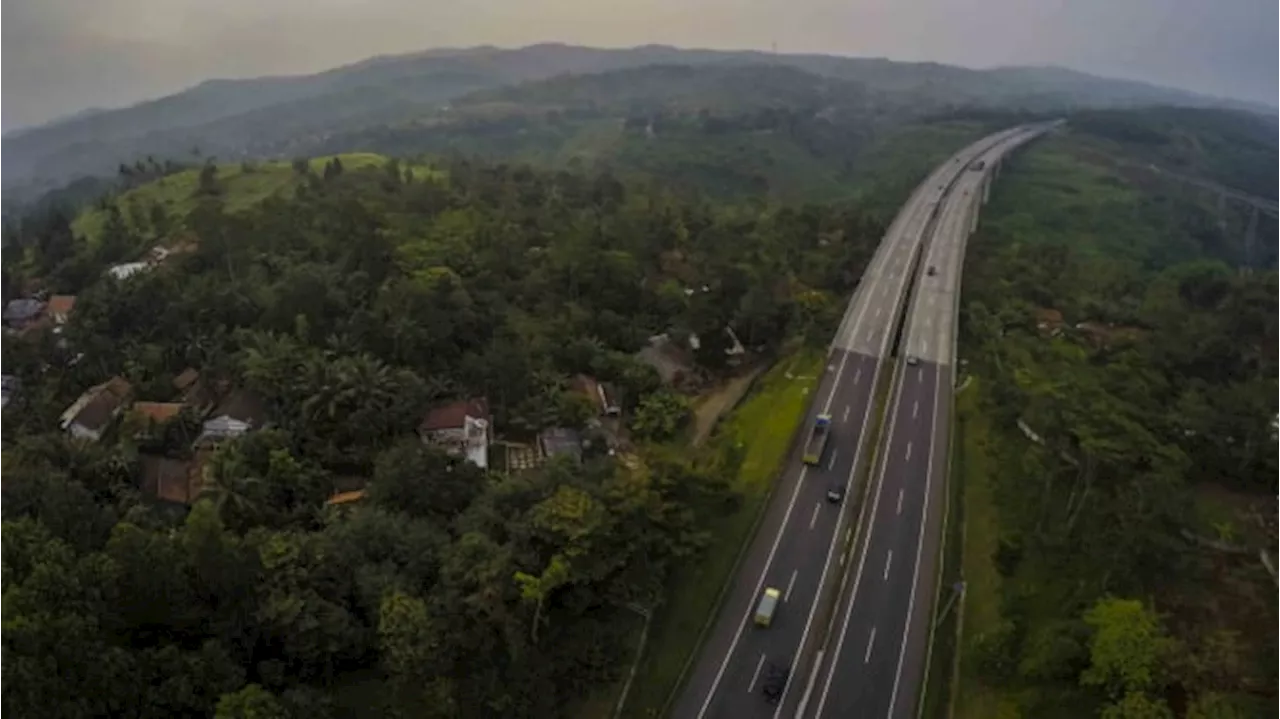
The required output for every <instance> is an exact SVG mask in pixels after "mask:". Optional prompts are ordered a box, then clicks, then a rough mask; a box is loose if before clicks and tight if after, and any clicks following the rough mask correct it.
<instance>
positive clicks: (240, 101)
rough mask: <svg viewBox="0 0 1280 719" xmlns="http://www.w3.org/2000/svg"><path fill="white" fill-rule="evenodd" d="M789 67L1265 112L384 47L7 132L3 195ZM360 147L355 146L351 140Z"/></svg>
mask: <svg viewBox="0 0 1280 719" xmlns="http://www.w3.org/2000/svg"><path fill="white" fill-rule="evenodd" d="M662 64H669V65H687V66H691V67H703V66H713V65H722V64H732V65H748V64H764V65H782V66H788V67H792V68H796V69H799V70H802V71H805V72H808V73H811V74H814V75H818V76H820V77H827V78H834V79H839V80H846V81H854V82H856V83H859V84H861V85H863V86H865V87H866V88H867V89H868V90H870V91H871V92H873V93H875V94H877V96H880V97H887V96H890V95H894V96H897V97H899V99H901V100H903V101H902V102H900V103H895V104H899V105H902V106H909V105H911V104H912V102H910V101H909V99H910V98H911V97H912V96H919V97H921V98H923V99H925V100H928V101H929V102H930V103H932V104H933V105H934V106H935V107H936V106H966V105H973V106H979V107H1001V106H1008V105H1012V106H1014V107H1025V106H1027V105H1028V104H1032V105H1035V106H1037V107H1063V108H1071V107H1080V106H1083V107H1095V106H1097V107H1110V106H1134V105H1155V104H1169V105H1190V106H1207V107H1228V108H1231V109H1236V110H1248V111H1251V112H1258V111H1259V110H1258V108H1256V107H1253V106H1251V105H1249V104H1248V103H1240V102H1237V101H1228V100H1222V99H1218V98H1211V97H1207V96H1203V95H1198V94H1196V93H1191V92H1188V91H1183V90H1177V89H1172V88H1164V87H1160V86H1156V85H1150V84H1146V83H1138V82H1134V81H1129V80H1112V79H1107V78H1099V77H1097V76H1093V75H1089V74H1087V73H1079V72H1077V71H1073V70H1067V69H1065V68H1053V67H1051V68H1048V69H1046V68H1026V67H1018V66H1015V67H1011V68H994V69H990V70H974V69H969V68H961V67H957V66H951V65H944V64H940V63H906V62H897V61H893V60H888V59H885V58H858V57H846V56H837V55H822V54H813V53H810V54H772V53H767V52H761V51H754V50H746V51H726V50H706V49H696V48H694V49H683V48H677V47H673V46H669V45H656V44H650V45H642V46H637V47H632V48H624V49H606V48H593V47H585V46H577V45H567V44H562V43H540V44H535V45H529V46H525V47H519V48H498V47H493V46H477V47H471V48H433V49H427V50H423V51H419V52H414V53H406V54H398V55H382V56H375V57H371V58H366V59H364V60H360V61H357V62H354V63H349V64H346V65H342V66H339V67H335V68H331V69H329V70H325V71H322V72H318V73H313V74H308V75H274V76H263V77H258V78H248V79H216V78H215V79H210V80H206V81H203V82H201V83H199V84H197V85H195V86H193V87H191V88H188V89H187V90H184V91H182V92H178V93H174V94H172V95H168V96H165V97H161V98H156V99H153V100H148V101H144V102H141V103H136V104H134V105H131V106H128V107H124V108H119V109H115V110H101V111H96V112H88V113H78V114H77V115H72V116H68V117H66V118H63V119H61V120H58V121H54V122H52V123H48V124H45V125H42V126H37V127H32V128H24V129H22V130H18V131H15V132H14V133H12V134H9V135H6V136H5V137H4V138H3V140H2V142H3V162H4V187H5V190H6V193H8V192H10V191H14V192H17V193H18V194H19V195H24V194H36V193H38V192H40V191H43V190H47V189H51V188H53V187H57V186H60V185H62V184H65V183H66V182H68V181H71V180H73V179H75V178H77V177H83V176H93V175H99V176H100V175H104V174H110V173H111V172H113V171H114V170H115V168H116V166H117V165H118V164H119V163H122V162H125V163H128V162H133V161H134V160H135V159H137V158H139V157H142V156H145V155H148V154H150V155H155V156H159V157H175V156H183V155H187V154H191V151H192V150H193V149H196V148H198V149H200V150H202V151H203V154H205V155H211V154H212V155H216V156H218V157H219V158H220V159H224V160H225V159H240V158H250V157H278V156H281V153H288V152H297V151H300V150H304V149H305V147H306V143H307V142H309V141H310V140H309V139H308V138H312V139H314V138H317V137H321V136H327V135H333V134H340V133H343V132H350V131H352V130H356V129H361V128H366V127H376V126H379V125H381V124H388V123H396V122H402V121H405V120H407V119H412V118H416V117H424V116H427V115H429V114H431V113H432V112H434V111H436V110H438V109H439V108H441V107H442V106H444V105H446V104H447V103H449V102H451V101H453V100H455V99H456V98H460V97H465V96H467V95H470V94H473V93H477V92H483V91H491V90H495V89H497V88H502V87H508V86H518V85H519V84H521V83H529V82H536V81H545V80H548V79H552V78H556V77H560V76H564V75H572V76H579V75H591V74H600V73H608V72H612V71H617V70H624V69H628V68H636V67H644V66H649V65H662ZM353 149H357V148H353Z"/></svg>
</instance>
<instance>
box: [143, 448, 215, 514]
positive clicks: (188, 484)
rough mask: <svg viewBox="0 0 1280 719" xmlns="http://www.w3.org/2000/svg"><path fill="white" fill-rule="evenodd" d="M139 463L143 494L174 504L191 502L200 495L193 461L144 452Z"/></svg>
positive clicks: (198, 479) (198, 478) (199, 483)
mask: <svg viewBox="0 0 1280 719" xmlns="http://www.w3.org/2000/svg"><path fill="white" fill-rule="evenodd" d="M139 464H140V465H141V468H142V481H141V489H142V492H143V494H146V495H147V496H149V497H153V498H155V499H158V500H160V501H163V502H173V503H174V504H191V503H192V502H194V501H195V500H196V497H198V496H199V495H200V490H201V487H202V483H201V482H200V474H199V472H197V471H195V468H194V465H193V463H191V462H184V461H182V460H180V459H171V458H169V457H157V456H154V455H148V454H144V455H142V456H141V457H139Z"/></svg>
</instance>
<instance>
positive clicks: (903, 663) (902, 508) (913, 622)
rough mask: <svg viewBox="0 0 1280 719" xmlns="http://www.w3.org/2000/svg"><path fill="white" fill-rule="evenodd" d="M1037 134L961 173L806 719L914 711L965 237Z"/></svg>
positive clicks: (938, 232) (933, 235) (924, 265)
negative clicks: (1007, 161) (990, 189)
mask: <svg viewBox="0 0 1280 719" xmlns="http://www.w3.org/2000/svg"><path fill="white" fill-rule="evenodd" d="M1036 134H1038V133H1035V132H1023V133H1018V134H1015V135H1012V136H1008V137H1006V138H1005V139H1004V140H1003V141H1002V142H1000V143H999V144H998V145H996V146H995V147H993V148H991V149H989V150H988V151H987V152H985V153H983V156H982V157H983V159H984V160H986V162H987V165H988V170H987V171H983V172H977V171H967V172H965V173H964V174H963V175H961V176H960V178H959V179H958V180H957V181H956V183H955V185H954V187H953V188H952V189H951V191H950V192H949V193H948V195H947V197H946V198H945V199H944V201H943V203H942V207H941V208H940V210H939V212H938V214H937V218H936V222H935V224H934V225H933V226H932V227H931V228H929V229H930V231H929V237H928V238H926V239H927V247H926V254H925V257H924V260H923V261H922V262H921V263H920V267H919V276H918V279H917V280H916V282H915V286H914V290H913V293H912V298H911V306H910V308H909V312H908V317H907V321H906V329H905V331H904V334H903V352H902V353H901V354H902V356H904V357H906V356H913V357H914V358H916V360H917V361H916V362H915V363H914V364H912V363H907V362H904V363H902V364H901V365H900V368H899V371H898V372H897V373H896V376H895V380H894V386H893V388H892V390H891V393H890V400H889V408H888V419H887V424H886V425H885V430H884V438H883V441H882V443H881V444H880V445H879V446H880V451H879V452H878V454H877V461H876V467H875V468H873V474H872V485H871V489H870V495H869V497H870V498H869V504H868V505H867V506H866V508H865V509H866V512H865V514H864V515H863V519H862V522H861V524H860V531H859V533H858V534H859V536H858V541H857V545H856V551H855V552H854V553H853V556H854V557H855V558H856V559H855V560H854V561H855V563H854V564H852V565H851V566H850V570H849V572H848V573H847V574H846V576H845V578H844V580H843V581H842V583H841V588H840V592H839V597H838V600H837V601H838V604H837V606H838V609H837V611H836V612H835V613H834V614H833V615H832V619H831V629H830V631H829V633H828V636H827V641H826V643H825V645H824V646H823V647H822V649H821V657H822V658H821V659H820V660H819V662H818V668H817V673H816V675H815V681H814V685H813V690H812V695H810V696H807V697H805V701H804V709H805V710H806V711H805V715H806V716H813V717H822V718H826V717H842V718H843V717H875V718H882V717H888V718H893V719H897V718H900V717H913V716H915V713H916V700H917V697H918V694H919V687H920V682H921V681H922V679H923V673H924V665H925V659H926V655H927V652H928V643H929V627H930V623H931V621H932V616H933V611H932V608H933V602H934V600H935V590H936V586H935V584H936V577H937V549H938V546H939V540H940V537H941V531H942V518H943V516H944V511H943V509H944V507H943V502H944V500H945V496H944V487H945V481H946V473H947V469H948V467H947V463H948V451H947V450H948V437H949V434H948V432H949V426H950V415H951V407H952V388H953V386H954V378H955V374H954V353H955V343H954V332H955V323H956V311H957V306H956V301H957V297H958V292H959V281H960V274H961V270H962V267H963V253H964V242H965V240H966V239H967V238H968V236H969V233H970V231H971V230H972V228H973V225H974V221H975V218H976V213H977V208H978V205H979V203H980V202H981V200H982V197H983V192H984V190H985V189H986V187H987V185H988V183H989V182H990V179H989V168H990V166H991V165H992V164H994V163H995V162H997V161H998V160H999V159H1000V158H1001V157H1002V156H1003V155H1005V154H1007V153H1008V152H1009V151H1011V150H1012V149H1013V148H1015V147H1017V146H1018V145H1020V144H1022V143H1024V142H1026V141H1028V140H1029V139H1031V138H1032V137H1034V136H1035V135H1036ZM931 266H932V267H933V268H934V274H932V275H930V274H929V273H928V271H927V269H928V268H929V267H931Z"/></svg>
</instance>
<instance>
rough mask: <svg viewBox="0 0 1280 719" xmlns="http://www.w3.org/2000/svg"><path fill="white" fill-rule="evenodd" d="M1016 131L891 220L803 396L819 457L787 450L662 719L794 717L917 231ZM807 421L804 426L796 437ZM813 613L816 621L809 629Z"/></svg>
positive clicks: (934, 177) (992, 139) (849, 532)
mask: <svg viewBox="0 0 1280 719" xmlns="http://www.w3.org/2000/svg"><path fill="white" fill-rule="evenodd" d="M1025 133H1026V129H1025V128H1020V127H1019V128H1012V129H1010V130H1006V131H1003V132H1000V133H997V134H995V135H992V136H989V137H987V138H984V139H982V140H979V141H978V142H976V143H974V144H973V145H970V146H969V147H966V148H965V149H963V150H961V151H960V152H959V153H957V154H956V155H955V156H954V157H952V158H950V159H949V160H948V161H947V162H945V163H943V165H941V166H940V167H938V168H937V169H936V170H934V172H933V173H932V174H930V176H929V177H928V178H927V179H926V180H925V181H924V182H923V183H922V184H921V185H920V186H919V187H917V188H916V190H915V191H914V192H913V193H912V195H911V197H910V199H908V201H907V203H906V205H904V206H903V208H902V210H901V211H900V212H899V214H898V216H897V217H896V218H895V219H894V221H893V223H892V224H891V225H890V227H889V229H888V232H887V233H886V234H885V237H884V238H883V239H882V240H881V243H880V245H879V247H878V248H877V249H876V253H875V256H874V257H872V260H871V262H870V264H869V265H868V267H867V269H866V271H865V273H864V275H863V278H862V282H861V283H860V285H859V287H858V288H857V290H856V291H855V292H854V295H853V297H852V299H851V300H850V302H849V305H848V308H847V309H846V311H845V315H844V318H843V320H842V321H841V324H840V328H839V330H838V331H837V333H836V337H835V339H834V340H833V342H832V344H831V348H830V352H829V357H828V362H827V366H826V370H825V372H824V374H823V377H822V378H821V381H820V382H819V385H818V388H817V394H816V396H815V397H814V398H813V402H812V414H813V415H815V416H816V415H817V414H827V415H830V417H831V427H830V430H829V432H830V437H829V440H828V442H827V446H826V449H825V452H824V453H823V455H822V457H821V460H820V462H819V463H818V464H816V465H813V466H810V465H805V464H804V463H803V462H802V461H801V455H802V449H803V448H802V447H801V446H797V447H796V448H795V449H794V451H793V453H792V456H791V457H790V458H789V460H788V464H787V468H786V470H785V471H784V473H783V476H782V477H781V479H780V481H779V482H778V484H777V485H776V487H775V493H774V496H773V499H772V501H771V502H770V505H769V507H768V508H767V509H766V512H765V516H764V518H763V520H762V522H761V525H760V529H759V531H758V532H757V533H756V535H755V537H754V538H753V539H752V543H751V545H750V547H749V548H748V550H747V553H746V554H745V555H744V558H743V562H742V565H741V567H740V569H739V571H738V574H737V575H736V576H735V577H734V578H733V580H732V584H731V585H730V587H729V588H728V593H727V594H726V598H725V601H724V603H723V605H722V608H721V611H720V614H719V616H718V617H717V618H716V620H715V622H714V624H712V625H711V627H710V633H709V634H708V636H707V638H706V641H705V643H704V644H703V647H702V651H701V653H700V655H699V657H698V660H697V662H696V663H695V664H694V665H693V666H692V668H691V670H690V671H689V673H688V674H687V677H686V678H687V681H686V683H685V684H684V687H683V689H682V691H681V693H680V695H679V696H678V698H677V700H676V703H675V706H674V708H673V711H672V715H673V716H675V717H680V718H685V717H688V718H697V719H703V718H704V717H706V718H710V717H716V718H724V719H752V718H753V717H760V718H762V719H763V718H765V717H781V716H793V715H794V714H795V712H796V710H797V708H798V707H799V704H800V701H801V694H802V691H801V690H802V689H803V687H800V688H797V684H801V682H800V681H799V679H800V678H801V677H808V676H810V675H811V672H812V669H813V667H812V662H809V661H807V657H808V656H809V655H810V654H811V653H812V649H813V647H814V646H815V645H816V644H818V643H819V642H820V641H825V638H826V637H825V631H826V629H827V622H826V619H825V616H826V615H827V614H830V609H831V607H830V606H829V604H830V601H831V599H832V598H833V596H832V595H833V592H832V591H831V588H832V587H833V586H834V584H835V583H836V582H837V581H838V580H839V578H840V575H842V574H844V573H845V572H844V567H845V565H846V564H847V563H848V560H849V557H848V556H847V552H846V551H845V548H846V546H847V545H848V543H849V540H850V539H851V538H852V536H853V529H852V517H853V515H854V511H853V507H852V506H850V507H849V509H848V510H846V509H845V508H844V506H843V503H841V502H831V501H828V497H827V494H828V491H829V490H831V489H833V488H840V489H841V490H843V494H844V496H845V497H852V496H853V495H854V492H853V489H854V478H855V476H856V473H857V471H858V468H859V466H860V462H863V461H864V457H863V453H864V451H865V450H866V448H867V444H868V443H867V442H866V441H864V440H865V437H864V435H865V434H866V432H865V430H866V429H867V428H868V427H869V426H873V422H872V420H873V417H872V411H873V406H874V403H875V387H876V383H877V382H878V381H880V380H881V374H882V373H881V365H882V364H883V360H884V358H885V357H886V355H887V354H888V353H889V351H890V348H891V342H892V340H893V338H894V336H895V334H896V333H895V330H896V328H897V326H898V324H899V322H900V316H901V314H902V309H903V307H904V305H905V299H906V295H907V292H908V289H909V285H910V279H911V274H912V272H913V270H914V269H915V267H916V264H917V262H916V261H917V259H918V257H919V255H920V252H921V249H922V247H923V246H924V241H925V238H926V236H927V231H928V230H929V228H931V227H932V225H933V222H934V216H935V214H936V212H937V211H938V207H939V203H940V202H941V201H942V200H943V198H944V197H946V196H947V192H948V189H949V188H950V187H951V186H952V184H954V183H955V182H957V181H959V180H961V179H963V178H964V176H965V175H966V170H965V168H966V167H968V165H969V163H970V162H972V161H973V160H974V159H976V158H978V157H979V156H981V155H983V154H984V153H986V152H988V151H989V149H990V148H992V147H993V146H996V145H998V144H1000V143H1002V142H1007V141H1009V140H1010V139H1011V138H1016V137H1021V136H1022V135H1024V134H1025ZM969 174H976V173H969ZM813 419H814V418H813V417H810V419H809V422H808V423H806V425H805V427H804V434H805V436H807V435H808V432H809V430H810V428H811V426H812V422H813ZM799 444H802V443H799ZM848 504H849V505H853V504H854V503H853V502H849V503H848ZM766 588H771V589H776V590H777V591H778V593H779V594H780V596H781V600H780V602H779V603H778V606H777V609H776V611H775V612H774V615H773V617H772V621H771V622H770V623H769V626H768V627H767V628H766V627H759V626H757V625H756V623H755V622H754V621H753V619H754V613H755V610H756V605H757V603H758V601H759V599H760V597H761V595H762V594H763V592H764V590H765V589H766ZM824 596H825V597H826V599H825V604H824V599H823V598H824ZM819 618H821V621H819V622H817V623H818V624H821V625H823V626H822V627H815V620H816V619H819ZM779 668H786V669H787V670H788V671H789V674H790V679H789V680H788V681H787V682H786V683H785V684H784V685H783V686H782V689H781V692H780V696H779V695H778V694H777V693H775V697H774V700H773V701H770V700H768V699H767V698H766V696H765V693H764V689H765V685H766V684H767V685H769V687H770V688H771V689H774V688H776V685H777V680H776V678H775V677H776V675H777V673H776V670H777V669H779Z"/></svg>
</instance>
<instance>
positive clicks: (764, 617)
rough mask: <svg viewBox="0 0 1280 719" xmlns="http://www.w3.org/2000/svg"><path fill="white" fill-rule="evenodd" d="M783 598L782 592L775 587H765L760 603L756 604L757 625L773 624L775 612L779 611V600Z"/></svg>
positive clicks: (766, 625)
mask: <svg viewBox="0 0 1280 719" xmlns="http://www.w3.org/2000/svg"><path fill="white" fill-rule="evenodd" d="M781 600H782V592H779V591H778V590H777V589H774V588H773V587H765V590H764V594H762V595H760V603H759V604H757V605H756V625H757V626H761V627H766V628H767V627H768V626H769V625H770V624H773V615H774V612H776V611H778V602H780V601H781Z"/></svg>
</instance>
